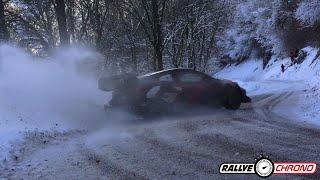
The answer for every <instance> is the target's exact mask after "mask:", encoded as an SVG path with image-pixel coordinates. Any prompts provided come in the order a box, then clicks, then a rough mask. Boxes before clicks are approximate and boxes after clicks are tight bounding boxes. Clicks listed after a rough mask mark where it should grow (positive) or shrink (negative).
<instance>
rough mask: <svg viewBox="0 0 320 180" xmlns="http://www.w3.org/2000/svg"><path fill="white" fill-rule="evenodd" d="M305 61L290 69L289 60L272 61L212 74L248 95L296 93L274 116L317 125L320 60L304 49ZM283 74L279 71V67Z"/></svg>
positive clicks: (319, 119) (252, 62)
mask: <svg viewBox="0 0 320 180" xmlns="http://www.w3.org/2000/svg"><path fill="white" fill-rule="evenodd" d="M303 50H304V51H306V52H307V57H306V58H305V60H304V61H303V63H301V64H294V65H291V60H290V58H285V59H276V58H273V59H272V60H271V61H270V62H269V63H268V64H267V66H266V68H265V69H263V68H262V60H261V59H253V60H249V61H246V62H244V63H242V64H240V65H230V66H227V67H225V68H224V69H222V70H221V71H219V72H218V73H216V74H214V76H215V77H218V78H225V79H231V80H233V81H236V82H238V83H239V84H240V85H241V86H242V87H244V88H245V89H246V90H247V92H248V94H249V95H251V96H252V95H258V94H263V93H277V92H284V91H295V93H294V94H293V95H292V96H291V97H288V98H287V99H285V100H284V101H282V102H281V103H280V104H279V105H278V107H277V108H275V109H277V112H278V113H280V114H282V115H284V116H287V117H288V116H290V117H291V118H294V119H297V120H302V121H308V122H313V123H317V124H320V83H319V82H320V58H318V59H316V54H317V51H318V49H316V48H311V47H306V48H304V49H303ZM282 64H283V65H284V66H285V71H284V72H282V71H281V65H282Z"/></svg>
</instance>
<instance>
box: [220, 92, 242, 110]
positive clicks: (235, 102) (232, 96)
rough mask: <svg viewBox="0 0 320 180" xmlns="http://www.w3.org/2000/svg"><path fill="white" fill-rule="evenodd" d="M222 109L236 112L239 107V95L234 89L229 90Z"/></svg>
mask: <svg viewBox="0 0 320 180" xmlns="http://www.w3.org/2000/svg"><path fill="white" fill-rule="evenodd" d="M230 89H232V90H230V91H229V93H228V96H227V99H226V102H225V105H224V107H225V108H226V109H230V110H236V109H239V108H240V105H241V94H239V92H238V91H237V89H235V88H230Z"/></svg>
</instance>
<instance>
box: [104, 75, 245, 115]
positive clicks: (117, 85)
mask: <svg viewBox="0 0 320 180" xmlns="http://www.w3.org/2000/svg"><path fill="white" fill-rule="evenodd" d="M98 84H99V88H100V89H101V90H104V91H112V99H111V101H110V102H109V103H108V104H107V105H106V106H105V108H106V109H107V110H108V109H110V108H121V109H125V110H128V111H131V112H135V113H154V114H161V113H165V112H167V111H170V110H172V109H174V108H175V107H177V106H178V105H182V104H184V105H186V104H188V105H202V106H203V105H204V106H208V107H219V106H220V107H221V106H222V107H225V108H226V109H231V110H235V109H238V108H239V107H240V105H241V103H247V102H250V101H251V99H250V98H249V97H248V96H247V95H246V91H245V90H244V89H243V88H241V87H240V86H239V85H238V84H237V83H235V82H232V81H229V80H220V79H215V78H213V77H211V76H209V75H207V74H205V73H202V72H198V71H195V70H192V69H169V70H163V71H158V72H154V73H150V74H146V75H143V76H135V75H134V74H122V75H116V76H111V77H103V78H100V79H99V83H98Z"/></svg>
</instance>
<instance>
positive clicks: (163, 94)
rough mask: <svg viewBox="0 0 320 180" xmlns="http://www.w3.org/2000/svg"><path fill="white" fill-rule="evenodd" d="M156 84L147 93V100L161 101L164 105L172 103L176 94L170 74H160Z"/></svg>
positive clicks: (173, 80)
mask: <svg viewBox="0 0 320 180" xmlns="http://www.w3.org/2000/svg"><path fill="white" fill-rule="evenodd" d="M156 78H157V80H156V81H157V83H155V84H154V85H153V87H151V88H150V90H149V91H148V92H147V94H146V95H147V98H148V99H154V100H155V99H161V100H163V101H164V102H166V103H173V102H174V101H175V98H176V97H177V94H178V92H177V91H176V89H175V86H174V85H175V78H174V74H173V73H171V72H167V73H163V74H160V75H159V76H158V77H156Z"/></svg>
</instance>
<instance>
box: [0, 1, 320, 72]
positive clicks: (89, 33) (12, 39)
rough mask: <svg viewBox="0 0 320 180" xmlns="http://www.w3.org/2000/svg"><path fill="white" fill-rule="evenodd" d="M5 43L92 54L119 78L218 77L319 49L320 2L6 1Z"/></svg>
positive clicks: (0, 23)
mask: <svg viewBox="0 0 320 180" xmlns="http://www.w3.org/2000/svg"><path fill="white" fill-rule="evenodd" d="M0 41H1V43H10V44H14V45H16V46H19V47H22V48H24V49H25V50H27V51H29V52H31V53H32V54H33V55H34V56H50V54H51V53H52V51H53V50H57V49H59V48H60V50H63V49H62V48H63V47H66V46H84V47H88V48H91V49H94V50H95V51H97V52H99V53H100V54H102V55H103V58H104V64H103V66H105V67H104V68H106V69H108V70H109V71H112V72H113V73H118V72H137V73H143V72H150V71H157V70H162V69H166V68H182V67H184V68H193V69H196V70H199V71H204V72H211V71H212V70H213V69H214V68H215V67H216V66H222V65H226V64H229V63H240V62H242V61H245V60H247V59H249V58H259V59H262V60H263V61H264V62H268V61H269V60H270V58H271V57H272V56H279V57H287V56H289V54H290V52H291V51H292V50H294V49H301V48H303V47H306V46H312V47H318V46H319V45H320V1H319V0H270V1H265V0H41V1H38V0H0Z"/></svg>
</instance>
